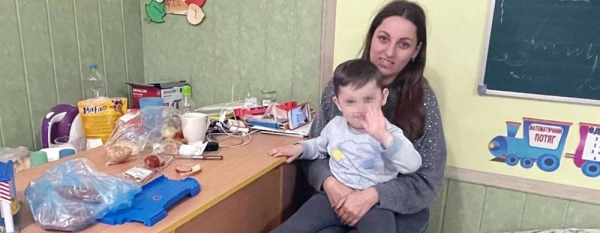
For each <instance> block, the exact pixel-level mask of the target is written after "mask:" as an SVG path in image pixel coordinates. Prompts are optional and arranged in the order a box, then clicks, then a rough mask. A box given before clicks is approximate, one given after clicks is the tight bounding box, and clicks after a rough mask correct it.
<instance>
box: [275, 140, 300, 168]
mask: <svg viewBox="0 0 600 233" xmlns="http://www.w3.org/2000/svg"><path fill="white" fill-rule="evenodd" d="M302 150H303V149H302V146H301V145H299V144H295V145H291V146H284V147H278V148H275V149H272V150H270V151H269V156H273V157H282V156H284V157H288V158H287V159H286V160H285V162H286V163H291V162H293V161H294V160H296V159H297V158H298V157H300V155H301V154H302Z"/></svg>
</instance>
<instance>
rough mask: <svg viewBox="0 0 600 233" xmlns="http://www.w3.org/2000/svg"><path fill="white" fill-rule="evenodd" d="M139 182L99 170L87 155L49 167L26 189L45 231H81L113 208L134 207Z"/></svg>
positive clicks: (28, 198) (139, 190)
mask: <svg viewBox="0 0 600 233" xmlns="http://www.w3.org/2000/svg"><path fill="white" fill-rule="evenodd" d="M141 191H142V189H141V187H140V186H139V185H137V184H135V183H132V182H129V181H126V180H125V179H121V178H117V177H115V176H111V175H107V174H104V173H101V172H98V171H96V169H95V167H94V165H92V163H91V162H90V161H89V160H88V159H85V158H82V159H74V160H70V161H66V162H64V163H62V164H59V165H57V166H56V167H54V168H51V169H49V170H47V171H46V172H45V173H44V174H43V175H42V176H41V177H40V178H39V179H37V180H35V181H32V182H31V183H30V184H29V185H28V186H27V188H26V189H25V197H26V198H27V202H28V203H29V206H30V207H31V213H32V214H33V218H34V219H35V221H36V222H37V223H38V224H40V226H41V227H42V229H44V230H59V231H81V230H83V229H85V228H87V227H88V226H90V225H91V224H93V223H95V222H96V219H99V218H101V217H103V216H104V215H105V214H106V213H108V212H109V211H114V210H118V209H122V208H127V207H130V206H131V204H132V201H133V197H134V195H135V194H137V193H139V192H141Z"/></svg>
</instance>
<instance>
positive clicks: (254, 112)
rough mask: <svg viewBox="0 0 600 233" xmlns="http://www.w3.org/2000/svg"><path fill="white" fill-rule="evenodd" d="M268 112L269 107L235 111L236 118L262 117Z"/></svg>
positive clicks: (237, 109)
mask: <svg viewBox="0 0 600 233" xmlns="http://www.w3.org/2000/svg"><path fill="white" fill-rule="evenodd" d="M265 112H267V106H260V107H254V108H236V109H234V110H233V114H235V116H237V117H240V116H243V115H262V114H265Z"/></svg>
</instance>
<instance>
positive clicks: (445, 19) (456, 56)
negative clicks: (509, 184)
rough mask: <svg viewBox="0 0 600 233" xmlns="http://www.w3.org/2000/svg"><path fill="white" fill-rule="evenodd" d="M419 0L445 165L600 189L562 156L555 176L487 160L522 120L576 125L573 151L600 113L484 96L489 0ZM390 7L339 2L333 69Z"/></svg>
mask: <svg viewBox="0 0 600 233" xmlns="http://www.w3.org/2000/svg"><path fill="white" fill-rule="evenodd" d="M417 1H418V2H419V3H420V4H421V5H422V6H423V8H424V9H425V11H426V13H427V17H428V22H427V26H428V40H429V46H428V54H427V58H428V59H427V69H426V72H425V75H426V77H427V78H428V79H429V81H430V83H431V85H432V86H433V88H434V90H435V92H436V94H437V97H438V101H439V102H440V105H441V111H442V116H443V120H444V130H445V134H446V140H447V143H448V165H449V166H455V167H460V168H467V169H474V170H479V171H486V172H493V173H498V174H505V175H514V176H519V177H523V178H530V179H536V180H543V181H550V182H555V183H560V184H567V185H573V186H579V187H587V188H594V189H600V177H599V178H595V179H594V178H588V177H586V176H584V175H583V174H582V172H581V170H580V169H579V168H577V167H576V166H575V164H574V163H573V160H572V159H569V158H564V157H563V158H562V159H561V165H560V167H559V169H558V170H556V171H555V172H551V173H547V172H543V171H541V170H540V169H538V168H537V166H534V167H533V168H531V169H524V168H521V167H519V166H515V167H509V166H507V165H506V164H503V163H498V162H491V161H490V159H492V158H493V156H492V155H491V154H490V153H489V151H488V149H487V144H488V143H489V141H490V140H491V139H492V138H493V137H495V136H497V135H506V125H505V122H506V121H518V122H521V121H522V118H523V117H534V118H542V119H548V120H557V121H567V122H572V123H573V125H572V126H571V128H570V130H569V135H568V138H567V144H566V148H565V151H564V153H574V152H575V148H576V147H577V144H578V143H579V122H589V123H600V118H599V117H598V116H599V115H600V108H598V107H593V106H586V105H578V104H569V103H556V102H547V101H539V100H529V99H514V98H508V97H493V96H479V95H478V94H477V84H478V82H479V74H480V71H481V65H482V62H481V61H482V53H483V47H484V40H485V34H486V33H485V32H486V30H487V20H488V11H489V4H490V1H483V0H459V1H439V0H417ZM386 2H387V1H382V0H371V1H361V0H339V1H338V2H337V17H336V29H335V30H336V31H335V36H336V38H335V50H334V52H335V54H334V62H335V65H337V64H339V63H340V62H342V61H344V60H347V59H350V58H355V57H356V56H357V54H359V52H360V48H361V46H362V44H363V40H364V35H365V33H366V30H367V27H368V24H369V23H370V20H371V18H372V17H373V16H374V14H375V13H376V12H377V10H378V9H379V8H380V7H381V6H382V5H384V4H385V3H386ZM500 109H502V110H500ZM507 109H508V110H507ZM517 137H519V138H520V137H522V129H519V132H518V133H517ZM564 153H563V154H564Z"/></svg>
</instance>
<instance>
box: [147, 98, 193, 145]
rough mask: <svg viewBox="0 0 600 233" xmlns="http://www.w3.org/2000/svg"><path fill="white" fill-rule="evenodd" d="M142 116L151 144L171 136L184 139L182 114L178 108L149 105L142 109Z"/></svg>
mask: <svg viewBox="0 0 600 233" xmlns="http://www.w3.org/2000/svg"><path fill="white" fill-rule="evenodd" d="M140 116H141V117H142V124H143V126H144V129H145V130H146V134H147V136H148V138H147V139H148V141H147V142H148V143H149V144H154V143H157V142H160V141H162V140H164V139H169V138H171V139H176V140H182V139H183V130H182V129H181V116H180V115H179V111H177V109H175V108H172V107H169V106H149V107H145V108H143V109H141V110H140Z"/></svg>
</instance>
